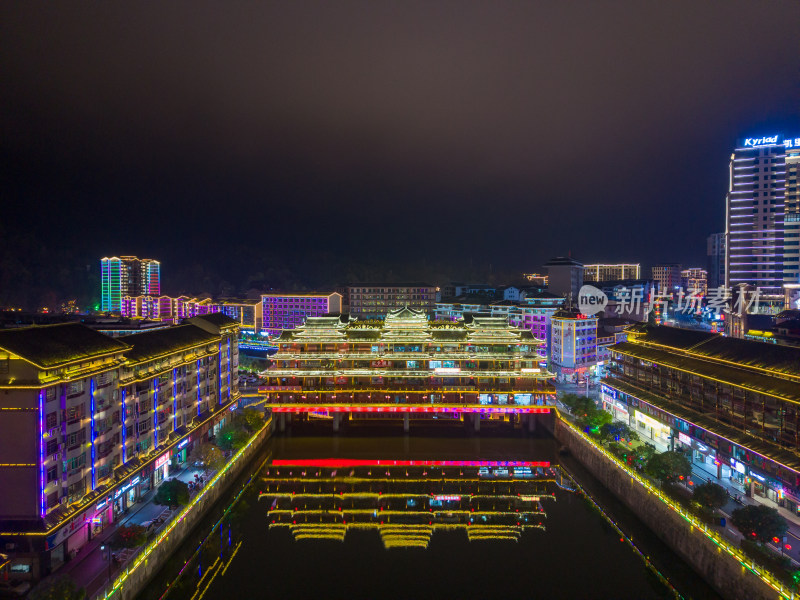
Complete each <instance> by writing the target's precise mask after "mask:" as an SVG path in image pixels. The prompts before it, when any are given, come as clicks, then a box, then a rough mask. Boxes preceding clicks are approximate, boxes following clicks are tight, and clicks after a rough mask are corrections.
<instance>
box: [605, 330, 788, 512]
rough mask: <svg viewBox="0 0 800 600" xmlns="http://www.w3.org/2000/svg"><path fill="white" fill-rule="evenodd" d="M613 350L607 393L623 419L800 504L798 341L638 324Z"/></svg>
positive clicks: (747, 483) (752, 487)
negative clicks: (771, 340) (783, 343)
mask: <svg viewBox="0 0 800 600" xmlns="http://www.w3.org/2000/svg"><path fill="white" fill-rule="evenodd" d="M611 353H612V364H611V368H610V372H609V375H608V377H607V378H606V379H604V380H603V383H604V385H603V387H602V391H601V397H602V399H603V403H604V406H605V408H606V409H607V410H609V412H611V413H612V415H613V416H614V417H615V418H616V419H618V420H621V421H624V422H626V423H628V424H629V425H630V426H631V427H632V428H634V429H635V430H636V431H638V432H639V435H640V437H641V438H642V439H643V440H644V441H646V442H649V443H652V444H654V445H655V446H656V448H657V449H658V450H660V451H663V450H667V449H677V450H681V451H683V452H686V453H687V455H688V456H690V457H691V458H692V461H693V463H694V464H695V466H696V468H699V469H701V470H703V471H705V472H707V473H708V474H709V475H711V476H713V477H717V478H720V479H725V480H728V481H730V482H731V483H732V484H734V485H736V486H738V487H739V489H741V490H742V492H743V493H746V494H749V495H751V496H753V497H755V498H756V499H758V500H761V501H763V502H765V503H767V504H770V503H771V504H772V505H782V506H785V507H786V508H788V509H790V510H791V511H792V512H794V513H795V514H797V513H798V505H800V408H798V407H800V348H793V347H788V346H779V345H775V344H765V343H762V342H755V341H747V340H740V339H733V338H728V337H722V336H719V335H716V334H711V333H705V332H700V331H691V330H685V329H676V328H672V327H652V326H649V325H636V326H634V327H632V328H631V329H629V330H628V340H627V341H626V342H623V343H619V344H616V345H615V346H613V347H612V348H611Z"/></svg>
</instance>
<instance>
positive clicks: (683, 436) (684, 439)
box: [678, 433, 692, 446]
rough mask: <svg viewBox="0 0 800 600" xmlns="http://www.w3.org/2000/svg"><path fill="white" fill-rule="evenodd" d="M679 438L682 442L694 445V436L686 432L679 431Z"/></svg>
mask: <svg viewBox="0 0 800 600" xmlns="http://www.w3.org/2000/svg"><path fill="white" fill-rule="evenodd" d="M678 440H679V441H680V442H682V443H684V444H686V445H687V446H691V445H692V438H690V437H689V436H688V435H686V434H685V433H679V434H678Z"/></svg>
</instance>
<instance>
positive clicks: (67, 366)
mask: <svg viewBox="0 0 800 600" xmlns="http://www.w3.org/2000/svg"><path fill="white" fill-rule="evenodd" d="M237 330H238V326H237V324H236V323H235V322H234V321H232V320H230V319H228V318H227V317H224V316H223V315H212V316H208V317H199V318H196V319H192V321H191V323H189V324H186V325H180V326H175V327H171V328H168V329H159V330H155V331H149V332H146V333H140V334H136V335H130V336H122V337H118V338H111V337H109V336H106V335H103V334H102V333H99V332H96V331H94V330H92V329H90V328H88V327H86V326H84V325H82V324H78V323H69V324H63V325H52V326H41V327H28V328H21V329H13V330H3V331H0V373H2V374H0V389H2V390H3V394H2V395H0V407H1V408H2V410H0V439H1V440H6V443H2V442H0V487H2V489H3V490H4V493H3V494H2V495H0V527H2V529H0V531H2V532H5V533H2V534H0V543H3V544H4V548H5V549H6V551H7V552H11V553H12V554H13V555H14V560H15V563H16V564H20V565H24V566H25V567H26V568H27V571H26V572H28V573H30V575H31V577H32V578H33V579H38V578H39V577H41V576H44V575H45V574H47V573H48V572H50V571H51V570H52V569H55V568H57V567H58V566H59V565H60V564H61V563H63V562H64V561H65V560H67V559H68V557H69V556H70V555H71V554H74V553H75V552H77V550H79V549H80V548H81V547H82V546H83V545H84V544H85V543H86V542H87V541H89V540H90V539H92V537H93V536H94V535H96V534H97V533H99V532H100V531H101V530H102V529H103V528H104V527H105V526H106V525H108V524H109V523H112V522H114V521H115V520H116V519H117V517H118V516H119V515H120V514H121V513H122V512H124V511H125V510H126V509H127V508H128V507H129V506H131V505H132V504H133V503H134V502H135V501H136V500H137V499H138V498H139V497H140V495H142V494H144V493H145V492H147V491H148V490H150V489H151V488H152V487H154V486H155V485H157V484H158V483H159V482H160V481H161V480H163V479H164V478H165V477H167V476H168V473H169V470H170V469H172V468H175V467H176V466H178V465H179V464H180V463H182V462H183V461H184V460H186V453H187V451H188V450H189V448H190V447H191V443H192V442H193V441H194V440H198V439H200V438H201V437H202V436H204V435H205V436H207V435H208V432H209V431H210V430H212V428H213V427H214V426H215V425H217V424H218V423H219V422H220V420H221V419H224V417H225V415H226V413H227V411H226V409H227V408H228V407H229V406H234V405H235V404H236V403H237V402H238V399H239V392H238V370H237V365H238V346H237V339H238V331H237ZM12 492H13V493H12Z"/></svg>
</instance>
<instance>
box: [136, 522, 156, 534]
mask: <svg viewBox="0 0 800 600" xmlns="http://www.w3.org/2000/svg"><path fill="white" fill-rule="evenodd" d="M139 525H141V526H142V527H144V529H145V531H146V532H147V535H148V536H149V535H150V534H151V533H154V532H155V530H156V529H158V526H159V525H160V523H157V522H156V521H144V522H142V523H139Z"/></svg>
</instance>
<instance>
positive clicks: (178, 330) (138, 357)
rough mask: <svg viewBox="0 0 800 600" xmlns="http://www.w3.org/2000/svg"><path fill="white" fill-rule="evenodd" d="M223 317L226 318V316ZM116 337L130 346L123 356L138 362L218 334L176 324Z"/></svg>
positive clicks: (196, 343) (206, 340) (197, 344)
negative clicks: (166, 327) (167, 327)
mask: <svg viewBox="0 0 800 600" xmlns="http://www.w3.org/2000/svg"><path fill="white" fill-rule="evenodd" d="M206 316H212V315H206ZM223 316H224V315H223ZM225 318H226V319H227V317H225ZM98 335H102V334H98ZM104 337H105V336H104ZM117 339H118V340H120V341H122V342H124V343H125V344H127V345H128V346H130V347H131V349H130V350H129V351H127V352H126V353H125V357H126V358H127V359H128V360H129V361H130V362H132V363H138V362H142V361H146V360H151V359H154V358H157V357H159V356H163V355H165V354H169V353H171V352H177V351H179V350H182V349H185V348H192V347H194V346H199V345H202V344H210V343H213V342H216V341H218V340H219V336H216V335H214V334H213V333H209V332H208V331H205V330H203V329H201V328H200V327H197V326H196V325H177V326H176V327H170V328H169V329H158V330H156V331H147V332H145V333H137V334H134V335H125V336H122V337H120V338H117Z"/></svg>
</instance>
